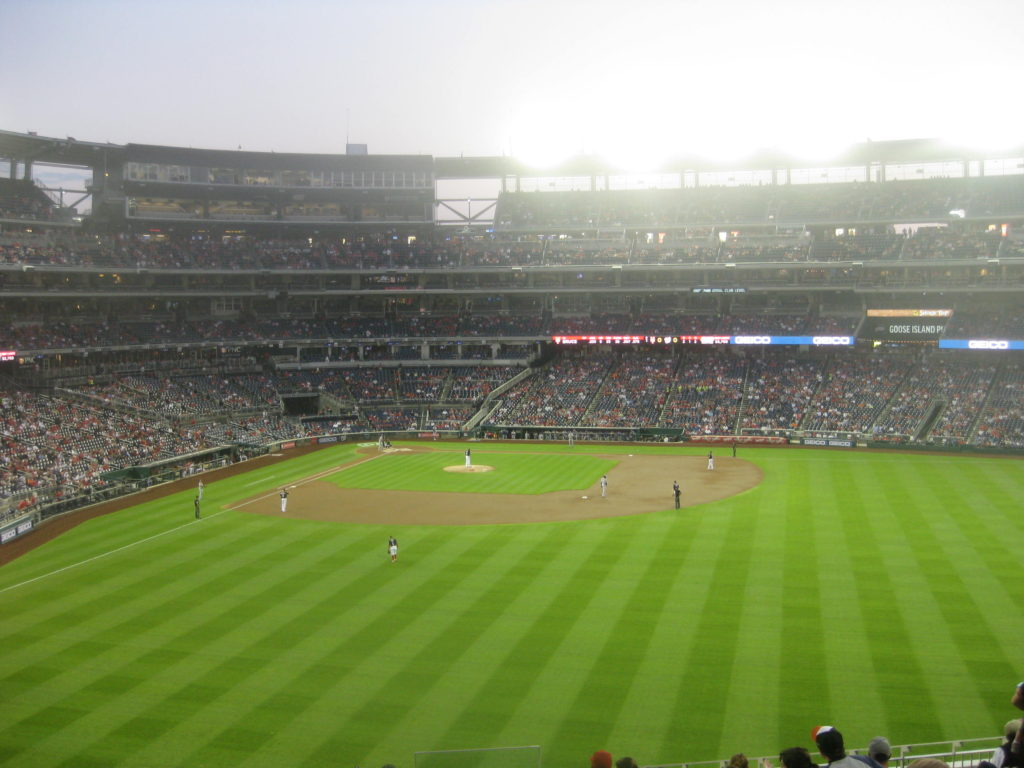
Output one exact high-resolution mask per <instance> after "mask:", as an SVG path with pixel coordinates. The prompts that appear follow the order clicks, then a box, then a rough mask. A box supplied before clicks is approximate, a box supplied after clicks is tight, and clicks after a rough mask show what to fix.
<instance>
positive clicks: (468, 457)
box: [466, 448, 473, 467]
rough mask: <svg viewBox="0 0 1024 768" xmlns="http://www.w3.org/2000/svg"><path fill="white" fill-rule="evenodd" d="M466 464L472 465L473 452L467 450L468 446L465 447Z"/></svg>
mask: <svg viewBox="0 0 1024 768" xmlns="http://www.w3.org/2000/svg"><path fill="white" fill-rule="evenodd" d="M466 466H467V467H472V466H473V453H472V452H471V451H470V450H469V448H467V449H466Z"/></svg>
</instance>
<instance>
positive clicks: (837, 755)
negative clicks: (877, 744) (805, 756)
mask: <svg viewBox="0 0 1024 768" xmlns="http://www.w3.org/2000/svg"><path fill="white" fill-rule="evenodd" d="M811 738H812V739H814V743H815V744H817V745H818V751H819V752H821V755H822V757H824V758H825V759H826V760H828V765H829V768H864V766H865V765H868V766H872V767H874V766H875V765H876V763H875V761H874V760H872V759H871V758H868V757H862V756H860V755H848V754H846V745H845V744H843V734H841V733H840V732H839V730H838V729H837V728H835V727H834V726H831V725H819V726H817V727H815V728H813V729H811Z"/></svg>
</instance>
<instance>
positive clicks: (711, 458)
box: [708, 451, 715, 469]
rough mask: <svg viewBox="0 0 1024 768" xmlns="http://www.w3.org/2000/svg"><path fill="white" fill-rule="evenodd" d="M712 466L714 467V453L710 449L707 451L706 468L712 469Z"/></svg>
mask: <svg viewBox="0 0 1024 768" xmlns="http://www.w3.org/2000/svg"><path fill="white" fill-rule="evenodd" d="M714 468H715V455H714V454H713V453H712V452H711V451H708V469H714Z"/></svg>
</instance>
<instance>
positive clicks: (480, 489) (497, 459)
mask: <svg viewBox="0 0 1024 768" xmlns="http://www.w3.org/2000/svg"><path fill="white" fill-rule="evenodd" d="M462 462H463V457H462V456H461V455H455V456H453V455H452V454H449V453H439V452H430V453H404V454H403V453H395V454H389V455H386V456H383V457H382V458H380V459H378V460H376V461H372V462H367V463H364V464H359V465H356V466H352V467H348V468H345V469H343V470H341V471H339V472H337V473H335V474H332V475H330V476H329V477H327V478H326V479H327V480H328V481H330V482H332V483H334V484H336V485H338V486H340V487H342V488H362V489H389V490H402V491H416V492H454V493H501V494H527V495H529V494H537V493H548V492H551V491H562V490H572V489H581V488H588V487H590V486H592V485H593V484H594V483H595V482H597V479H598V478H599V477H600V476H601V475H602V474H603V473H605V472H608V471H609V470H610V469H611V468H612V467H613V466H614V464H615V462H614V461H611V460H609V459H601V458H597V457H592V456H573V455H562V456H560V455H550V456H545V457H543V459H540V458H539V457H537V456H533V455H517V454H508V453H487V452H481V451H479V450H474V452H473V463H474V464H475V465H477V466H481V465H487V466H493V467H494V470H493V471H490V472H477V473H469V472H445V471H444V468H445V467H448V466H462Z"/></svg>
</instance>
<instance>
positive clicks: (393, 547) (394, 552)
mask: <svg viewBox="0 0 1024 768" xmlns="http://www.w3.org/2000/svg"><path fill="white" fill-rule="evenodd" d="M388 554H389V555H391V562H392V563H397V562H398V539H396V538H395V537H394V536H388Z"/></svg>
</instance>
